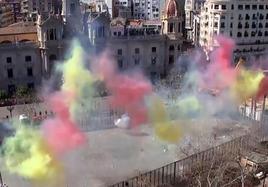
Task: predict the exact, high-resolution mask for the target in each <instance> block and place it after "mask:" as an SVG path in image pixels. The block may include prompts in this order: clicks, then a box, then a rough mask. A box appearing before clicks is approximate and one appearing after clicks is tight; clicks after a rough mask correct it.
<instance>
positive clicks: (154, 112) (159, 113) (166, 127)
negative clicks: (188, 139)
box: [150, 98, 182, 143]
mask: <svg viewBox="0 0 268 187" xmlns="http://www.w3.org/2000/svg"><path fill="white" fill-rule="evenodd" d="M150 119H151V122H152V125H153V128H154V132H155V134H156V136H157V137H158V138H159V139H160V140H163V141H167V142H169V143H176V142H178V140H179V139H180V138H181V136H182V132H181V129H180V127H179V126H178V124H176V123H175V122H171V121H170V120H169V119H168V115H167V113H166V109H165V106H164V103H163V102H162V101H161V100H159V99H157V98H153V101H152V104H151V106H150Z"/></svg>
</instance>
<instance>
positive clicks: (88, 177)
mask: <svg viewBox="0 0 268 187" xmlns="http://www.w3.org/2000/svg"><path fill="white" fill-rule="evenodd" d="M224 124H225V125H224ZM224 124H223V123H220V122H217V120H211V121H205V122H200V121H196V122H193V127H195V128H194V129H193V130H190V131H189V132H188V135H189V136H188V137H187V138H185V139H183V140H182V141H181V142H180V144H178V145H169V146H167V145H164V144H163V142H160V141H159V140H157V139H156V138H154V137H153V136H152V132H151V129H150V128H148V127H144V128H142V130H141V132H142V133H140V134H138V135H133V134H131V133H130V131H128V130H124V129H117V128H116V129H109V130H102V131H92V132H88V133H87V136H88V143H87V144H86V145H84V146H83V147H82V148H80V149H79V150H76V151H74V152H73V153H71V154H69V155H66V157H65V158H63V159H62V160H63V162H64V165H65V167H66V176H67V179H66V183H67V184H68V186H69V187H102V186H107V185H109V184H113V183H116V182H119V181H121V180H124V179H126V178H129V177H133V176H135V175H137V174H138V172H139V171H140V172H145V171H148V170H152V169H156V168H158V167H161V166H163V165H165V164H168V163H171V162H173V161H175V160H178V159H181V158H183V157H185V156H186V155H185V154H184V153H182V150H181V149H180V148H184V150H183V151H185V150H186V151H188V153H192V151H191V150H190V149H191V148H192V147H189V146H188V147H187V142H191V145H194V146H197V147H198V148H199V149H201V150H203V149H206V148H208V147H209V146H214V145H216V144H220V143H222V142H226V141H229V140H230V139H232V138H234V137H235V136H238V135H240V134H241V133H243V132H242V131H241V128H243V129H244V127H241V126H240V125H237V122H234V121H230V122H229V123H224ZM217 126H218V127H221V129H215V127H217ZM234 127H235V128H234ZM226 129H232V130H231V131H230V130H229V131H226ZM214 132H217V133H218V135H217V137H216V139H214ZM211 139H213V141H210V140H211ZM0 170H1V171H2V172H3V171H4V170H3V165H2V164H1V165H0ZM2 175H3V179H4V181H5V182H7V183H8V184H9V187H31V186H33V185H32V184H30V183H29V182H27V181H25V180H23V179H21V178H19V177H17V176H14V175H9V174H7V172H3V174H2ZM67 184H65V185H62V186H64V187H66V186H67ZM36 186H38V187H40V185H36ZM46 187H50V186H49V185H47V186H46ZM58 187H59V186H58Z"/></svg>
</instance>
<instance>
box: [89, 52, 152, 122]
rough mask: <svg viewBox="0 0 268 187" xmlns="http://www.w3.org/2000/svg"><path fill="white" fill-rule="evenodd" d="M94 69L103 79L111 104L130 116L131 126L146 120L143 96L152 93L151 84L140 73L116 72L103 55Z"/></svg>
mask: <svg viewBox="0 0 268 187" xmlns="http://www.w3.org/2000/svg"><path fill="white" fill-rule="evenodd" d="M94 70H95V71H96V73H97V74H98V75H100V76H101V77H102V78H103V80H104V81H105V84H106V87H107V89H108V90H109V92H110V93H111V94H112V96H111V100H110V101H111V104H112V106H113V107H114V108H116V109H124V110H125V112H127V113H128V115H129V117H130V123H131V125H132V127H135V126H138V125H141V124H143V123H145V122H146V121H147V118H148V116H147V115H148V111H147V108H146V106H145V103H144V97H145V96H146V95H148V94H150V93H152V85H151V83H150V82H149V81H147V80H146V79H145V77H144V76H143V75H142V74H140V73H133V74H131V75H130V74H129V75H125V74H123V73H118V72H117V71H116V68H115V66H114V63H113V62H111V61H110V60H108V57H107V56H105V55H103V56H102V57H101V58H100V60H99V61H98V63H97V64H95V66H94Z"/></svg>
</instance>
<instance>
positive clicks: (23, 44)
mask: <svg viewBox="0 0 268 187" xmlns="http://www.w3.org/2000/svg"><path fill="white" fill-rule="evenodd" d="M24 47H38V43H37V42H13V43H1V44H0V49H3V48H24Z"/></svg>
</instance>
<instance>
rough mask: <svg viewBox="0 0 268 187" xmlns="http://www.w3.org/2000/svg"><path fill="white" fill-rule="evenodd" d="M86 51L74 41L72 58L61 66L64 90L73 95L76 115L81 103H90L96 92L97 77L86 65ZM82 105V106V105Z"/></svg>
mask: <svg viewBox="0 0 268 187" xmlns="http://www.w3.org/2000/svg"><path fill="white" fill-rule="evenodd" d="M84 63H85V53H84V51H83V49H82V47H81V46H80V44H79V43H78V42H77V41H74V43H73V49H72V54H71V58H69V59H68V60H67V61H66V62H65V63H64V64H63V65H61V66H60V67H59V69H60V71H61V72H62V73H63V85H62V90H63V91H66V92H67V93H70V94H72V95H73V97H74V98H73V99H72V100H71V103H70V105H71V107H70V108H71V109H70V111H71V114H72V117H74V116H75V112H76V110H77V109H78V108H79V104H81V103H84V104H85V103H90V99H91V98H92V96H93V94H94V89H93V87H92V85H93V83H94V81H95V79H94V77H93V76H92V74H91V72H90V71H89V70H88V69H87V68H86V67H85V64H84ZM80 107H81V106H80Z"/></svg>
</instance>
